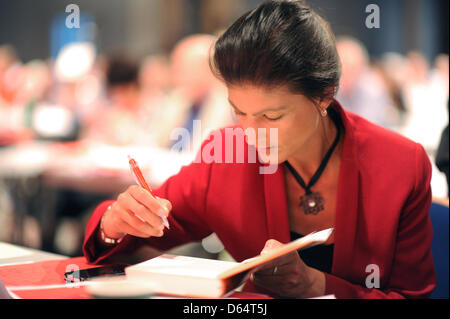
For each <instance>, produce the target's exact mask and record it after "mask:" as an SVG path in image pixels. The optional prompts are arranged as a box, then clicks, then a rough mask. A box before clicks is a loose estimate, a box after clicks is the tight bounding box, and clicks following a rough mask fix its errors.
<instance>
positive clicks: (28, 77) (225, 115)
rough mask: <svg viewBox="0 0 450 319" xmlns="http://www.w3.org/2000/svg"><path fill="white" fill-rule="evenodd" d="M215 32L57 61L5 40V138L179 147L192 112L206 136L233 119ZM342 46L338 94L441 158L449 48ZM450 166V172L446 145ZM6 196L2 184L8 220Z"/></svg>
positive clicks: (0, 131)
mask: <svg viewBox="0 0 450 319" xmlns="http://www.w3.org/2000/svg"><path fill="white" fill-rule="evenodd" d="M214 41H215V37H213V36H210V35H206V34H197V35H192V36H189V37H186V38H184V39H182V40H181V41H180V42H179V43H177V45H176V46H175V47H174V48H173V50H172V52H170V54H155V55H151V56H148V57H146V58H144V59H141V60H136V59H133V58H132V57H130V56H127V55H126V54H124V53H123V52H121V53H116V54H111V55H108V56H105V55H99V54H97V52H96V49H95V47H94V46H93V45H92V44H91V43H72V44H69V45H67V46H65V47H64V48H63V49H62V50H61V51H60V52H59V54H58V57H57V58H56V59H55V60H34V61H30V62H26V63H23V62H22V61H20V59H19V58H18V55H17V53H16V52H15V50H14V48H13V47H11V46H8V45H0V146H9V145H14V144H17V143H21V142H24V141H33V140H46V141H48V140H49V141H80V140H83V141H86V140H87V141H100V142H102V143H105V144H108V145H119V146H123V145H139V146H143V147H145V146H152V147H157V148H161V149H173V147H174V145H178V147H180V145H179V144H177V142H178V141H177V140H176V139H174V138H173V136H171V135H172V132H173V131H174V129H175V128H184V129H186V130H187V131H188V132H189V133H193V130H194V126H193V121H194V120H200V121H201V129H202V136H203V137H205V136H206V134H208V132H210V131H211V130H214V129H217V128H221V127H225V126H228V125H231V124H234V123H235V120H234V118H233V116H232V112H231V108H230V107H229V105H228V101H227V92H226V88H225V87H224V85H223V84H222V83H220V82H219V81H218V80H217V79H216V78H215V77H214V76H213V74H212V73H211V71H210V68H209V56H210V54H211V51H210V50H211V46H212V44H213V43H214ZM337 47H338V51H339V54H340V56H341V60H342V81H341V87H340V90H339V93H338V96H337V99H338V101H340V102H341V104H342V105H343V107H344V108H346V109H348V110H349V111H351V112H354V113H357V114H359V115H361V116H363V117H365V118H367V119H368V120H370V121H372V122H374V123H376V124H379V125H381V126H384V127H386V128H388V129H391V130H394V131H396V132H398V133H400V134H403V135H404V136H406V137H408V138H410V139H412V140H414V141H416V142H418V143H421V144H422V145H423V146H424V147H425V149H426V150H427V152H428V154H429V156H430V159H431V161H432V162H433V164H434V163H435V160H436V156H437V151H438V148H439V145H440V141H441V137H442V132H443V131H444V129H445V128H446V126H448V96H449V57H448V56H447V55H440V56H438V57H437V58H436V59H435V60H434V61H428V60H427V58H426V57H425V56H424V55H422V54H421V53H420V52H410V53H408V54H407V55H401V54H398V53H386V54H385V55H383V56H381V57H378V58H376V59H375V58H373V57H370V56H369V54H368V52H367V50H366V49H365V47H364V45H363V44H362V43H361V42H359V41H358V40H356V39H353V38H350V37H340V38H338V39H337ZM447 134H448V129H447ZM447 143H448V142H447ZM191 147H192V145H182V148H181V149H180V150H189V149H190V148H191ZM193 151H195V150H193ZM446 165H447V174H448V150H447V164H446ZM433 169H434V172H433V174H438V172H437V168H436V167H434V168H433ZM439 169H440V168H439ZM439 174H440V173H439ZM434 176H435V175H434ZM436 176H439V175H436ZM433 178H435V177H433ZM440 178H441V179H442V178H443V179H444V180H445V176H440ZM0 183H1V176H0ZM437 185H438V186H436V187H435V188H434V189H433V191H434V193H435V194H437V196H443V197H446V196H447V191H448V189H447V185H446V184H442V183H441V184H439V183H438V184H437ZM5 196H6V195H5V192H2V187H1V185H0V223H1V218H2V216H1V213H2V209H3V211H5V210H6V208H5V205H6V204H5V203H7V201H6V200H5V199H4V197H5ZM2 198H3V199H2ZM2 203H3V204H2ZM2 205H3V207H2ZM11 209H12V208H11Z"/></svg>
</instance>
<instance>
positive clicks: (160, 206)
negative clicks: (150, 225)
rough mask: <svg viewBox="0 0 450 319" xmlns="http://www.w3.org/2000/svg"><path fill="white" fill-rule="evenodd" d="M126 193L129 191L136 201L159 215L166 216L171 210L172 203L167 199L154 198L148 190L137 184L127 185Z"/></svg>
mask: <svg viewBox="0 0 450 319" xmlns="http://www.w3.org/2000/svg"><path fill="white" fill-rule="evenodd" d="M126 193H129V194H130V195H131V196H132V197H133V198H134V199H135V200H136V201H137V202H139V203H140V204H142V205H144V206H145V207H147V208H148V209H149V210H150V211H151V212H153V213H154V214H156V215H158V216H160V217H162V216H165V217H168V216H169V213H170V211H171V210H172V205H171V204H170V202H169V201H167V200H162V199H160V198H155V197H153V196H152V195H151V194H150V193H149V192H148V191H146V190H145V189H143V188H142V187H139V186H137V185H134V186H131V187H129V188H128V190H127V191H126Z"/></svg>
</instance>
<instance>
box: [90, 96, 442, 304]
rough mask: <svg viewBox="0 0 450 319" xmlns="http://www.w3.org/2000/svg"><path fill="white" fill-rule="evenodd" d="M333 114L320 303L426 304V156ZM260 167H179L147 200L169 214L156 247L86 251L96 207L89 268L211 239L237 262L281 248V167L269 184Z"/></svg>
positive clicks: (429, 277)
mask: <svg viewBox="0 0 450 319" xmlns="http://www.w3.org/2000/svg"><path fill="white" fill-rule="evenodd" d="M335 107H336V108H337V109H338V111H339V113H340V115H341V118H342V121H343V124H344V126H345V140H344V146H343V151H342V162H341V170H340V177H339V190H338V198H337V207H336V223H335V234H334V236H335V237H334V246H335V247H334V257H333V267H332V274H326V275H325V276H326V294H335V295H336V297H337V298H404V297H406V298H426V297H428V296H429V295H430V293H431V292H432V290H433V289H434V287H435V282H436V279H435V273H434V266H433V259H432V254H431V249H430V246H431V241H432V226H431V221H430V218H429V215H428V209H429V207H430V204H431V199H432V195H431V187H430V180H431V164H430V161H429V159H428V157H427V154H426V153H425V151H424V149H423V147H422V146H421V145H419V144H417V143H414V142H412V141H410V140H408V139H406V138H403V137H401V136H400V135H398V134H396V133H393V132H391V131H388V130H386V129H383V128H381V127H379V126H376V125H374V124H372V123H370V122H368V121H366V120H365V119H363V118H361V117H359V116H357V115H355V114H352V113H350V112H346V111H344V110H343V109H342V107H341V106H340V105H339V104H338V103H336V104H335ZM220 132H223V130H222V131H220ZM224 143H225V142H224ZM224 143H223V144H224ZM205 144H206V143H205ZM205 144H204V146H205ZM246 147H247V146H246ZM246 150H247V149H246ZM245 154H247V152H245ZM222 155H223V157H224V156H225V155H224V154H222ZM260 167H261V164H260V163H254V164H250V163H247V161H246V162H245V164H225V163H223V164H220V163H212V164H207V163H204V162H202V163H193V164H191V165H189V166H187V167H183V168H182V169H181V171H180V172H179V173H178V174H177V175H176V176H173V177H172V178H170V179H168V180H167V181H166V182H165V183H164V184H163V185H162V186H161V187H160V188H159V189H157V190H155V193H156V195H157V196H159V197H162V198H166V199H168V200H169V201H170V202H171V203H172V205H173V211H172V213H171V215H170V217H169V223H170V225H171V228H170V230H166V233H165V235H164V237H162V238H150V239H138V238H134V237H132V236H127V237H125V239H124V240H123V241H122V243H121V244H119V245H118V246H116V247H115V248H113V249H112V250H110V251H109V252H107V253H104V254H103V255H99V253H98V252H96V251H95V245H94V242H95V236H96V232H97V231H98V225H99V221H100V219H101V216H102V215H103V213H104V211H105V210H106V208H107V207H108V206H109V205H110V204H111V202H105V203H102V204H100V205H99V206H98V207H97V209H96V210H95V212H94V213H93V215H92V217H91V218H90V220H89V223H88V225H87V229H86V237H85V243H84V247H83V249H84V253H85V256H86V257H87V258H88V260H89V261H91V262H95V263H98V262H101V261H102V260H105V259H106V258H108V257H110V256H111V255H112V254H119V253H120V254H123V253H127V252H131V251H133V250H134V249H137V247H139V246H140V245H151V246H153V247H156V248H158V249H161V250H168V249H170V248H173V247H175V246H178V245H181V244H184V243H187V242H192V241H199V240H201V239H203V238H204V237H206V236H208V235H210V234H211V233H213V232H215V233H216V234H217V235H218V237H219V238H220V239H221V241H222V243H223V244H224V246H225V248H226V249H227V251H228V252H229V253H230V254H231V255H232V256H233V257H234V258H235V259H236V260H237V261H242V260H244V259H247V258H250V257H254V256H256V255H258V254H259V253H260V252H261V250H262V248H263V247H264V244H265V243H266V241H267V240H268V239H276V240H278V241H280V242H284V243H287V242H289V241H290V228H289V220H288V212H287V202H286V198H287V197H286V190H285V183H284V177H283V169H284V168H283V167H284V166H283V165H280V166H279V167H278V170H277V172H276V173H275V174H271V175H270V174H267V175H261V174H259V168H260ZM372 264H375V265H377V266H378V267H379V269H380V286H381V287H380V289H369V288H366V278H367V277H368V276H369V275H370V274H371V271H370V270H367V271H369V272H366V267H367V266H368V265H372ZM254 288H256V287H253V286H252V285H251V284H250V285H248V287H247V289H248V290H253V291H254Z"/></svg>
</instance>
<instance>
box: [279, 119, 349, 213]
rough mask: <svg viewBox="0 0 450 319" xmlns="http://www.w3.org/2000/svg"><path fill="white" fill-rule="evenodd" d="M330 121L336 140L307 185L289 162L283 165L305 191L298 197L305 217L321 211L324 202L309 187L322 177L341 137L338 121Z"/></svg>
mask: <svg viewBox="0 0 450 319" xmlns="http://www.w3.org/2000/svg"><path fill="white" fill-rule="evenodd" d="M330 117H331V118H332V120H333V121H334V122H335V124H336V127H337V135H336V139H335V140H334V143H333V145H331V147H330V149H329V150H328V152H327V154H326V155H325V157H324V159H323V161H322V163H321V164H320V166H319V169H318V170H317V172H316V173H315V174H314V176H313V177H312V178H311V181H310V182H309V184H308V185H306V184H305V181H304V180H303V178H302V177H301V176H300V175H299V174H298V173H297V171H296V170H295V169H294V168H293V167H292V165H291V164H290V163H289V162H286V163H285V165H286V166H287V168H289V170H290V171H291V173H292V175H293V176H294V178H295V179H296V180H297V182H298V183H299V184H300V186H301V187H302V188H304V189H305V191H306V194H305V195H304V196H301V197H300V207H301V208H302V209H303V211H304V212H305V214H306V215H311V214H313V215H317V214H318V213H320V212H321V211H323V210H324V209H325V208H324V205H325V200H324V199H323V197H322V195H321V194H320V193H318V192H313V191H311V187H313V186H314V185H315V184H316V183H317V181H318V180H319V178H320V176H321V175H322V173H323V171H324V170H325V167H326V166H327V164H328V162H329V161H330V158H331V155H332V154H333V152H334V150H335V149H336V147H337V145H338V143H339V139H340V136H341V128H340V126H339V123H338V121H337V120H336V119H335V118H334V116H330Z"/></svg>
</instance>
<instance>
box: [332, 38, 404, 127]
mask: <svg viewBox="0 0 450 319" xmlns="http://www.w3.org/2000/svg"><path fill="white" fill-rule="evenodd" d="M337 49H338V53H339V56H340V59H341V63H342V82H341V86H340V88H339V92H338V96H337V99H338V100H339V101H340V102H341V103H342V105H343V106H344V108H346V109H347V110H349V111H351V112H353V113H355V114H358V115H360V116H362V117H364V118H366V119H368V120H369V121H371V122H373V123H375V124H379V125H381V126H384V127H386V128H391V129H392V128H395V127H396V126H397V125H398V122H399V114H398V111H397V109H396V108H395V107H394V106H393V105H394V102H393V101H392V99H391V97H390V95H389V92H388V89H387V87H386V85H385V83H384V81H383V79H382V78H381V77H380V76H379V75H378V74H377V73H376V72H374V70H373V69H372V67H371V65H370V58H369V55H368V53H367V50H366V49H365V47H364V45H363V44H362V43H361V42H359V41H358V40H356V39H353V38H351V37H341V38H338V40H337Z"/></svg>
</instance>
